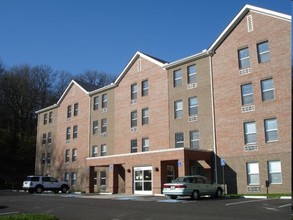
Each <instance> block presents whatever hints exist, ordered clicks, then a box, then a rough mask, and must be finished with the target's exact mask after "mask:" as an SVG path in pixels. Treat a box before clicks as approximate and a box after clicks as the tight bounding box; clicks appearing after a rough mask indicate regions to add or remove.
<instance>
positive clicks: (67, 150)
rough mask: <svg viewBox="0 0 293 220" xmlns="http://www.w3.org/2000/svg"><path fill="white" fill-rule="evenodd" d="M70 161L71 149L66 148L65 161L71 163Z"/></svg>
mask: <svg viewBox="0 0 293 220" xmlns="http://www.w3.org/2000/svg"><path fill="white" fill-rule="evenodd" d="M69 161H70V150H69V149H66V150H65V163H69Z"/></svg>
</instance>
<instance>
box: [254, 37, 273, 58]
mask: <svg viewBox="0 0 293 220" xmlns="http://www.w3.org/2000/svg"><path fill="white" fill-rule="evenodd" d="M257 55H258V63H266V62H269V61H270V60H271V54H270V45H269V42H268V41H264V42H261V43H258V44H257Z"/></svg>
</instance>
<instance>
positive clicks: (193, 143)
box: [189, 131, 199, 149]
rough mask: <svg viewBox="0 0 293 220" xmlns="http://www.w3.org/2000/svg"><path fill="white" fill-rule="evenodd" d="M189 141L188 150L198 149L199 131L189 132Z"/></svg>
mask: <svg viewBox="0 0 293 220" xmlns="http://www.w3.org/2000/svg"><path fill="white" fill-rule="evenodd" d="M189 139H190V148H191V149H199V131H190V132H189Z"/></svg>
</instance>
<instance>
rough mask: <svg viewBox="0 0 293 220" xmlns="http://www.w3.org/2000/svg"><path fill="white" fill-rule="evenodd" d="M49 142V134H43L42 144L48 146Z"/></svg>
mask: <svg viewBox="0 0 293 220" xmlns="http://www.w3.org/2000/svg"><path fill="white" fill-rule="evenodd" d="M46 142H47V134H46V133H43V140H42V144H46Z"/></svg>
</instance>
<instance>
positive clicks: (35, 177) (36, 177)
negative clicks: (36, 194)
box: [30, 176, 40, 182]
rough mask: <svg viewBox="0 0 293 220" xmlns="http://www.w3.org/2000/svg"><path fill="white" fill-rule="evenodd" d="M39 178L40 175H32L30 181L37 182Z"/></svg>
mask: <svg viewBox="0 0 293 220" xmlns="http://www.w3.org/2000/svg"><path fill="white" fill-rule="evenodd" d="M39 180H40V177H38V176H34V177H31V180H30V181H33V182H39Z"/></svg>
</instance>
